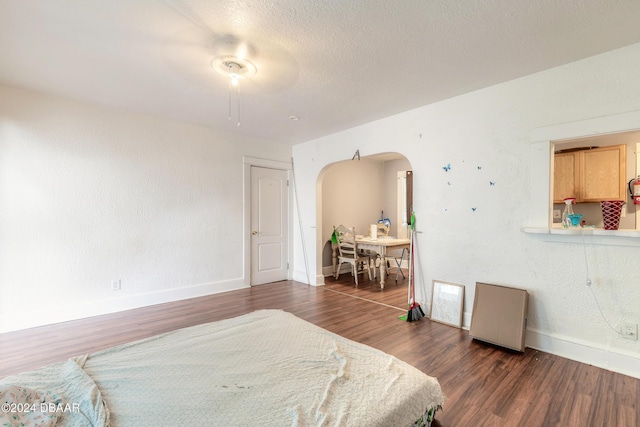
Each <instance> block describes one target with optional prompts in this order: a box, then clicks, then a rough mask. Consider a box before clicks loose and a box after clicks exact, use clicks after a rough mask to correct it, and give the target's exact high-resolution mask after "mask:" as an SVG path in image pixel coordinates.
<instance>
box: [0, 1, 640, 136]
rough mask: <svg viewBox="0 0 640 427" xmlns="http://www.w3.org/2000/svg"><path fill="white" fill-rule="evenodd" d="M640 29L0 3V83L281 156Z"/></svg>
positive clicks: (504, 4) (603, 23) (571, 22)
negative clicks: (226, 61)
mask: <svg viewBox="0 0 640 427" xmlns="http://www.w3.org/2000/svg"><path fill="white" fill-rule="evenodd" d="M638 22H640V2H639V1H637V0H619V1H618V0H615V1H614V0H564V1H556V0H543V1H536V2H531V1H530V0H482V1H480V0H470V1H452V0H397V1H393V0H391V1H390V0H351V1H348V0H315V1H311V0H255V1H249V0H164V1H162V0H156V1H153V0H135V1H132V0H100V1H86V0H19V1H16V0H0V52H1V54H0V83H1V84H5V85H9V86H16V87H23V88H29V89H34V90H38V91H44V92H48V93H54V94H60V95H64V96H67V97H70V98H74V99H79V100H86V101H89V102H95V103H99V104H105V105H110V106H116V107H121V108H125V109H128V110H133V111H140V112H145V113H149V114H153V115H156V116H161V117H167V118H171V119H176V120H181V121H187V122H192V123H197V124H201V125H204V126H208V127H211V128H215V129H222V130H226V131H230V132H240V133H243V134H245V135H251V136H256V137H261V138H266V139H270V140H274V141H279V142H283V143H288V144H294V143H298V142H303V141H307V140H310V139H313V138H317V137H320V136H323V135H326V134H330V133H334V132H337V131H340V130H344V129H347V128H349V127H353V126H356V125H359V124H362V123H366V122H369V121H372V120H376V119H379V118H382V117H386V116H389V115H392V114H395V113H399V112H402V111H406V110H409V109H412V108H415V107H419V106H422V105H426V104H429V103H433V102H436V101H439V100H442V99H446V98H449V97H452V96H456V95H459V94H462V93H466V92H469V91H472V90H476V89H479V88H482V87H487V86H490V85H493V84H496V83H500V82H503V81H506V80H511V79H514V78H517V77H521V76H524V75H527V74H531V73H535V72H538V71H541V70H544V69H548V68H552V67H555V66H558V65H562V64H565V63H568V62H571V61H575V60H578V59H581V58H585V57H588V56H592V55H595V54H598V53H602V52H605V51H608V50H612V49H615V48H618V47H622V46H626V45H629V44H633V43H637V42H640V25H638ZM229 36H232V37H235V38H237V39H239V40H241V41H242V42H245V43H247V44H248V45H249V46H250V47H251V49H252V50H253V53H252V54H251V55H250V57H249V59H250V60H251V61H252V62H253V63H254V64H255V65H256V67H257V69H258V70H257V73H256V75H255V76H254V77H253V78H251V79H250V80H244V81H242V82H241V86H240V87H241V95H240V96H241V103H240V107H241V108H240V121H241V126H240V127H237V126H236V115H237V111H236V109H235V105H234V106H233V108H232V116H233V118H232V120H228V112H229V106H228V102H229V88H228V82H227V79H226V77H224V76H222V75H220V74H218V73H216V72H214V71H213V70H212V68H211V65H210V63H211V60H212V58H213V56H214V55H215V54H216V53H217V52H218V53H219V51H218V50H217V47H216V46H218V45H219V43H220V40H224V39H225V38H226V37H229ZM216 43H217V44H216ZM234 102H235V100H234ZM292 115H295V116H298V117H299V120H298V121H292V120H290V119H289V117H290V116H292Z"/></svg>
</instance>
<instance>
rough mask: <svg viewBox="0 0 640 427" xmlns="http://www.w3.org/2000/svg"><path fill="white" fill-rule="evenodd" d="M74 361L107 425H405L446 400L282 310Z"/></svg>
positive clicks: (397, 367) (435, 388)
mask: <svg viewBox="0 0 640 427" xmlns="http://www.w3.org/2000/svg"><path fill="white" fill-rule="evenodd" d="M76 361H77V362H78V363H79V365H80V366H82V368H83V369H84V372H86V374H87V375H88V376H89V377H90V378H91V379H93V381H95V383H96V385H97V387H98V389H99V391H100V392H101V393H102V397H103V399H104V400H105V402H106V404H107V406H108V408H109V411H110V420H111V426H113V427H120V426H127V427H128V426H169V425H171V426H248V425H257V426H385V427H388V426H410V425H411V424H412V423H413V422H414V421H416V420H417V419H418V418H419V417H420V416H421V415H422V414H424V412H425V410H427V409H429V408H433V407H437V406H439V405H442V404H443V403H444V400H445V397H444V395H443V394H442V392H441V390H440V386H439V384H438V382H437V380H436V379H435V378H432V377H429V376H427V375H425V374H424V373H422V372H420V371H419V370H418V369H416V368H414V367H412V366H410V365H408V364H406V363H404V362H402V361H400V360H398V359H396V358H395V357H393V356H390V355H388V354H386V353H383V352H381V351H378V350H376V349H373V348H371V347H368V346H365V345H362V344H359V343H356V342H354V341H351V340H348V339H345V338H343V337H340V336H338V335H336V334H333V333H331V332H329V331H326V330H324V329H322V328H319V327H317V326H315V325H313V324H311V323H308V322H306V321H304V320H302V319H299V318H297V317H295V316H294V315H292V314H290V313H287V312H283V311H280V310H261V311H256V312H253V313H249V314H246V315H243V316H240V317H236V318H233V319H227V320H223V321H219V322H214V323H208V324H203V325H198V326H193V327H189V328H185V329H180V330H177V331H174V332H169V333H166V334H163V335H159V336H155V337H152V338H148V339H145V340H141V341H137V342H134V343H130V344H125V345H121V346H118V347H113V348H110V349H107V350H104V351H101V352H98V353H95V354H92V355H89V356H88V357H86V358H78V359H77V360H76ZM61 421H62V420H61ZM58 425H64V424H62V423H59V424H58Z"/></svg>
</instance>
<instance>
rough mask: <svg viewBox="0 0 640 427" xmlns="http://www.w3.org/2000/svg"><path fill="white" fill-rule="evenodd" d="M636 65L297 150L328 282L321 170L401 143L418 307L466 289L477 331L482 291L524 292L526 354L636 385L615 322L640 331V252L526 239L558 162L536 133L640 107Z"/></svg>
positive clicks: (598, 62) (537, 82) (489, 95)
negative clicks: (443, 289) (407, 171)
mask: <svg viewBox="0 0 640 427" xmlns="http://www.w3.org/2000/svg"><path fill="white" fill-rule="evenodd" d="M639 67H640V44H638V45H633V46H629V47H627V48H624V49H620V50H616V51H612V52H609V53H607V54H603V55H599V56H596V57H593V58H589V59H586V60H583V61H579V62H575V63H571V64H568V65H565V66H562V67H558V68H555V69H552V70H548V71H545V72H541V73H538V74H535V75H531V76H528V77H525V78H521V79H518V80H514V81H510V82H507V83H504V84H500V85H497V86H494V87H491V88H487V89H484V90H479V91H476V92H472V93H469V94H466V95H463V96H460V97H456V98H453V99H449V100H446V101H443V102H439V103H436V104H432V105H428V106H425V107H422V108H418V109H416V110H412V111H408V112H406V113H403V114H399V115H396V116H393V117H388V118H386V119H382V120H379V121H376V122H372V123H369V124H366V125H363V126H360V127H357V128H353V129H350V130H347V131H344V132H341V133H338V134H334V135H330V136H327V137H324V138H320V139H318V140H314V141H310V142H307V143H305V144H299V145H296V146H294V148H293V154H294V159H295V162H296V164H297V167H298V168H299V170H301V171H303V172H302V173H300V174H299V176H298V182H299V188H300V189H301V191H300V194H302V195H303V197H302V199H301V207H300V210H301V213H302V215H304V217H305V220H306V221H307V224H306V227H305V228H304V229H303V231H304V233H305V236H306V242H307V251H308V253H309V259H310V260H311V264H312V265H311V269H312V271H315V272H317V273H318V274H317V281H318V283H321V282H322V277H321V274H319V272H320V271H321V270H320V263H319V257H320V251H319V249H320V242H321V236H320V235H319V233H318V230H319V229H320V227H321V224H322V211H321V210H316V205H317V203H318V194H317V192H316V189H317V183H318V178H319V177H320V172H321V171H322V169H323V168H324V167H325V166H326V165H328V164H330V163H333V162H336V161H339V160H342V159H345V158H350V156H351V155H352V153H353V152H354V151H355V150H356V149H359V150H360V153H361V154H363V155H370V154H375V153H380V152H386V151H390V147H392V149H393V150H394V151H398V152H400V153H401V154H403V155H404V156H405V157H406V158H407V159H408V160H409V161H410V162H411V165H412V168H413V170H414V172H415V175H414V207H415V211H416V214H417V229H418V230H419V231H422V232H423V233H422V234H420V235H419V237H418V252H419V263H420V265H419V268H420V269H421V270H422V272H423V276H424V281H423V282H422V283H419V284H418V288H419V289H418V300H419V301H421V302H422V303H423V304H424V305H426V306H427V307H428V306H429V302H430V292H431V281H432V280H433V279H438V280H444V281H448V282H452V283H458V284H462V285H465V287H466V294H465V306H464V312H465V318H464V324H465V326H467V327H468V325H469V322H470V320H471V308H472V304H473V296H474V289H475V283H476V282H487V283H494V284H500V285H508V286H514V287H520V288H525V289H527V290H528V291H529V293H530V307H529V315H528V317H529V327H528V333H527V345H528V346H530V347H535V348H539V349H542V350H545V351H549V352H551V353H556V354H560V355H563V356H566V357H570V358H574V359H577V360H582V361H584V362H586V363H592V364H594V365H598V366H602V367H605V368H608V369H611V370H614V371H618V372H623V373H627V374H630V375H634V376H637V377H640V363H638V362H640V342H638V341H630V340H626V339H624V338H621V337H620V336H619V335H618V334H617V333H616V332H614V331H613V330H612V329H611V327H610V326H609V324H610V325H611V326H612V327H613V328H617V327H619V326H620V323H621V322H623V321H625V320H631V321H635V322H636V323H638V322H640V305H639V304H638V301H640V286H638V283H640V269H638V268H637V267H636V265H637V260H638V259H639V258H640V247H638V246H637V245H635V246H631V247H624V246H610V245H601V244H593V243H591V241H589V243H587V244H585V245H583V244H582V243H581V242H571V241H566V242H561V243H556V242H549V241H545V240H542V239H539V238H536V237H535V236H533V235H530V234H526V233H523V232H522V231H521V227H522V226H523V225H527V224H530V223H532V222H535V221H532V220H531V215H532V213H531V212H532V206H531V201H532V200H539V198H536V197H534V194H533V193H532V188H533V187H534V186H533V185H532V182H531V178H530V176H531V171H532V167H533V168H540V170H541V171H542V172H543V174H542V175H545V174H546V176H547V178H546V179H547V188H548V175H549V173H548V170H549V169H548V168H549V165H548V164H547V165H546V166H545V165H544V164H539V163H536V162H537V160H539V158H540V156H536V155H535V153H534V152H533V151H532V144H531V143H530V142H531V139H532V134H533V132H534V130H535V129H537V128H540V127H545V126H550V125H554V124H558V123H566V122H573V121H577V120H583V119H586V118H592V117H601V116H606V115H613V114H618V113H623V112H626V111H634V110H639V109H640V79H638V78H637V75H636V72H635V70H637V69H639ZM638 128H640V122H639V123H638ZM543 154H544V153H543ZM548 154H549V153H547V161H548ZM543 157H544V156H543ZM448 165H450V166H451V167H450V169H449V170H448V171H446V170H445V167H446V166H448ZM491 183H493V184H491ZM543 184H544V183H543ZM543 200H544V198H543ZM547 209H548V206H547V207H546V208H544V210H545V211H546V210H547ZM316 226H317V227H316ZM296 261H298V260H296ZM585 261H586V262H585ZM587 270H588V272H587ZM587 275H589V276H590V278H591V280H592V283H593V284H592V286H591V288H588V287H587V286H586V285H585V278H586V277H587ZM596 298H597V301H598V303H596ZM598 304H599V306H600V307H601V309H602V314H601V313H600V311H599V309H598ZM605 318H606V320H605ZM607 322H608V323H609V324H608V323H607Z"/></svg>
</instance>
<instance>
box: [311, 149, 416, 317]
mask: <svg viewBox="0 0 640 427" xmlns="http://www.w3.org/2000/svg"><path fill="white" fill-rule="evenodd" d="M407 171H410V172H409V177H410V178H411V176H412V172H411V171H412V167H411V163H410V162H409V160H408V159H407V158H406V157H404V156H403V155H401V154H399V153H381V154H376V155H372V156H366V157H364V156H363V157H361V158H360V159H358V158H354V159H353V160H345V161H341V162H336V163H332V164H330V165H327V166H326V167H325V168H324V169H323V171H322V173H321V174H320V175H319V177H318V185H317V187H318V190H319V191H318V198H319V200H318V203H317V206H318V211H319V212H318V214H319V217H320V218H321V221H319V222H321V224H318V226H320V227H321V236H322V237H321V238H322V245H321V247H320V250H321V251H322V252H321V257H320V259H321V262H322V264H321V268H322V274H323V275H324V277H325V286H331V287H332V288H337V283H339V282H340V281H341V280H342V279H344V280H346V281H347V282H348V278H349V277H350V275H348V274H343V275H341V279H339V280H338V281H336V280H335V279H334V277H333V262H332V248H331V243H330V239H331V234H332V232H333V227H334V226H338V225H340V224H343V225H345V226H347V227H355V229H356V234H362V235H367V234H368V233H369V227H370V225H371V224H375V223H377V222H378V220H380V219H382V218H384V219H388V220H389V222H390V223H391V227H390V233H389V234H390V236H397V237H406V236H407V231H406V230H407V219H408V215H407V212H410V208H411V206H412V189H411V186H410V185H409V186H407V179H406V176H407ZM409 182H410V181H409ZM390 266H391V267H392V269H391V270H390V271H389V275H388V276H386V277H387V279H386V283H387V285H386V287H385V290H386V291H387V293H389V292H392V291H393V290H394V288H398V286H399V287H401V288H402V289H404V290H403V291H402V292H400V293H399V295H400V297H399V300H398V302H397V304H394V306H401V307H403V309H406V285H407V283H408V281H407V280H406V270H405V271H404V273H405V279H403V278H402V276H401V275H399V280H398V283H397V284H396V281H395V276H396V272H397V271H396V270H395V269H396V266H395V265H393V264H390ZM405 268H406V266H405ZM367 279H368V278H367ZM376 280H377V279H376ZM376 280H374V281H373V283H369V285H368V286H363V285H362V284H361V285H359V286H358V288H357V289H356V288H355V286H349V285H347V286H346V287H345V288H344V290H345V291H348V292H350V293H352V292H359V293H360V295H359V296H360V297H363V294H366V293H380V286H379V284H378V285H377V286H376V283H378V282H377V281H376ZM334 285H335V286H334ZM364 297H365V298H367V297H374V296H372V295H368V296H364Z"/></svg>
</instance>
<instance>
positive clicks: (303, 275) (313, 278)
mask: <svg viewBox="0 0 640 427" xmlns="http://www.w3.org/2000/svg"><path fill="white" fill-rule="evenodd" d="M292 280H295V281H296V282H300V283H304V284H306V285H311V286H324V275H322V274H313V273H312V272H309V276H307V272H306V271H297V270H294V271H293V279H292ZM309 282H311V283H309Z"/></svg>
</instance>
